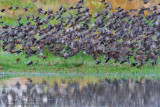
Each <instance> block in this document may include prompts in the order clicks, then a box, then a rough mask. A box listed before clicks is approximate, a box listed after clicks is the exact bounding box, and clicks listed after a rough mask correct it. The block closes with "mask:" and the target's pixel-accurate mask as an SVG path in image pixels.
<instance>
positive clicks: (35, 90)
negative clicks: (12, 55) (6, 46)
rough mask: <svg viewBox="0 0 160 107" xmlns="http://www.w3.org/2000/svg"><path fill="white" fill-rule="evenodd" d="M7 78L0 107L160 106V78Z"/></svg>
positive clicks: (0, 91) (1, 85)
mask: <svg viewBox="0 0 160 107" xmlns="http://www.w3.org/2000/svg"><path fill="white" fill-rule="evenodd" d="M5 75H7V74H5ZM5 75H1V80H0V107H18V106H20V107H23V106H26V107H45V106H46V107H54V106H55V107H160V79H159V78H156V79H153V78H151V79H150V78H147V79H146V78H139V79H138V78H137V79H136V78H127V79H126V78H124V79H123V78H120V79H118V78H116V77H115V78H108V77H106V78H105V77H103V78H101V77H83V76H82V74H81V75H80V76H77V77H76V76H74V77H73V75H71V76H70V77H65V76H64V77H61V76H59V75H56V76H39V75H37V76H36V75H34V76H31V75H23V76H10V77H9V76H8V77H7V78H5ZM32 75H33V74H32Z"/></svg>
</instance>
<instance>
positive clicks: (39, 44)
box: [0, 0, 160, 67]
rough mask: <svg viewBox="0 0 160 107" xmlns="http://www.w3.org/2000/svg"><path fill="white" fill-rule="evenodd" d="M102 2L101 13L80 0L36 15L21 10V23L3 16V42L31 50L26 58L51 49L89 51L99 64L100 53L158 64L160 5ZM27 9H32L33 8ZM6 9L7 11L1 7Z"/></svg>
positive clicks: (56, 51)
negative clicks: (126, 5) (132, 6)
mask: <svg viewBox="0 0 160 107" xmlns="http://www.w3.org/2000/svg"><path fill="white" fill-rule="evenodd" d="M35 2H36V1H35ZM101 2H102V4H103V6H104V7H105V8H104V9H103V10H101V11H100V12H99V13H95V14H91V13H90V10H89V9H88V8H87V7H86V6H85V5H84V1H83V0H80V1H79V2H78V3H77V4H75V6H72V7H69V8H65V7H63V6H61V7H60V9H59V10H57V11H56V12H53V10H51V9H48V10H47V11H45V10H43V9H42V8H38V9H37V14H36V15H33V14H29V15H28V16H19V15H17V17H18V18H17V25H16V26H11V25H7V24H5V22H4V21H2V22H0V23H3V26H2V27H1V29H0V40H1V41H2V43H1V47H2V49H3V50H4V51H7V52H10V53H21V52H24V51H25V53H26V58H28V57H30V56H32V55H38V56H39V57H42V58H44V59H45V58H46V57H47V56H45V55H44V49H46V48H47V49H48V52H52V53H53V55H54V56H60V57H64V58H70V57H72V56H74V55H76V54H77V53H82V55H87V54H88V55H91V56H92V58H93V59H94V60H95V61H96V64H100V63H101V62H102V61H101V60H100V59H99V57H100V56H105V63H107V62H108V61H109V60H111V59H112V60H114V61H115V62H116V63H117V62H119V63H120V64H124V63H126V62H127V63H131V66H137V67H142V66H144V65H145V64H146V63H147V62H151V63H152V65H153V66H154V65H156V64H157V63H158V58H159V56H160V17H159V16H160V12H159V5H160V4H158V5H154V6H151V7H149V8H145V7H142V8H141V9H140V10H138V9H131V10H128V11H127V10H124V9H122V8H121V7H117V8H116V9H115V10H114V11H113V9H112V5H111V4H110V3H106V2H105V0H102V1H101ZM13 9H14V10H18V9H20V8H19V7H13V6H12V7H10V8H9V9H8V10H9V11H11V10H13ZM23 9H24V11H28V7H25V8H23ZM1 12H6V10H5V9H1ZM145 12H148V14H147V15H145V14H144V13H145ZM0 18H2V16H1V17H0ZM23 19H25V20H27V23H26V24H24V23H22V21H21V20H23ZM147 21H150V22H151V23H152V24H149V23H148V22H147ZM18 46H19V47H21V48H17V47H18ZM19 60H20V59H17V61H19ZM32 63H33V62H32V61H31V62H29V63H28V65H30V64H32Z"/></svg>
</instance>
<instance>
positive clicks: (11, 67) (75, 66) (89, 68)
mask: <svg viewBox="0 0 160 107" xmlns="http://www.w3.org/2000/svg"><path fill="white" fill-rule="evenodd" d="M47 56H48V57H47V59H45V60H44V59H41V58H38V57H37V56H32V57H30V58H29V59H26V58H25V55H24V53H21V54H9V53H7V52H3V51H1V55H0V66H1V67H0V68H1V70H0V71H1V72H4V71H5V72H41V73H51V72H57V73H61V72H63V73H72V72H77V73H133V74H134V73H159V71H160V65H159V64H160V63H159V64H158V65H157V66H154V67H152V66H151V64H146V65H145V66H144V67H142V68H136V67H130V64H128V63H125V64H124V65H120V64H118V63H113V62H112V61H110V62H109V63H108V64H106V63H104V62H102V64H100V65H96V62H95V61H94V60H93V59H92V58H91V56H82V55H81V54H80V53H79V54H78V55H76V56H73V57H71V58H69V59H64V58H59V57H57V58H56V57H54V56H53V55H52V54H51V53H47ZM17 58H20V59H21V60H20V61H19V62H16V59H17ZM29 60H32V61H33V62H34V63H33V64H32V65H30V66H27V65H26V64H27V63H28V61H29Z"/></svg>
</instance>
